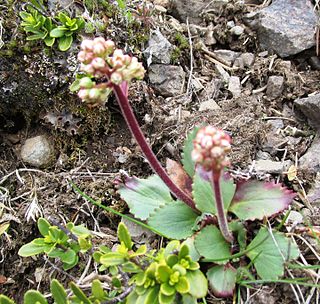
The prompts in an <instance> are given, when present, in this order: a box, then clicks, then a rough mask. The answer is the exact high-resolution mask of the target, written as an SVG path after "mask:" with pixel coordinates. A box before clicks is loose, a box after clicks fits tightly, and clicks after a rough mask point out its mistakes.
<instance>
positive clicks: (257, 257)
mask: <svg viewBox="0 0 320 304" xmlns="http://www.w3.org/2000/svg"><path fill="white" fill-rule="evenodd" d="M246 250H249V251H248V253H247V254H246V255H247V256H248V257H249V258H250V259H251V261H253V264H254V267H255V268H256V270H257V273H258V275H259V276H260V277H261V278H262V279H264V280H276V279H277V278H278V277H279V276H282V275H283V272H284V266H283V265H284V263H285V262H287V261H290V260H292V259H296V258H298V257H299V249H298V247H297V245H296V244H295V243H293V242H292V241H291V239H289V238H287V237H286V236H285V235H284V234H283V233H280V232H277V231H271V232H270V231H269V230H268V229H267V228H264V227H263V228H261V229H260V230H259V232H258V234H257V235H256V237H255V238H254V239H253V240H252V242H251V243H250V244H249V245H248V247H247V249H246Z"/></svg>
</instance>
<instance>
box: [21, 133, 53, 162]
mask: <svg viewBox="0 0 320 304" xmlns="http://www.w3.org/2000/svg"><path fill="white" fill-rule="evenodd" d="M20 155H21V159H22V160H23V161H24V162H25V163H27V164H29V165H32V166H34V167H46V166H48V165H50V164H51V163H52V161H53V160H54V150H53V147H52V145H51V143H50V142H49V140H48V139H47V137H46V136H44V135H40V136H36V137H32V138H28V139H27V140H26V141H25V143H24V145H23V146H22V147H21V152H20Z"/></svg>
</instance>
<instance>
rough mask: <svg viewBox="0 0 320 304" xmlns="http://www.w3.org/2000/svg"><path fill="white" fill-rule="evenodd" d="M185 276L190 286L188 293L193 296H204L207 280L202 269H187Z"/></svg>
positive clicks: (206, 290) (206, 289)
mask: <svg viewBox="0 0 320 304" xmlns="http://www.w3.org/2000/svg"><path fill="white" fill-rule="evenodd" d="M186 278H187V280H188V282H189V286H190V289H189V291H188V292H189V294H191V295H192V296H193V297H195V298H204V297H205V296H206V294H207V292H208V281H207V278H206V277H205V276H204V274H203V273H202V271H201V270H195V271H187V274H186Z"/></svg>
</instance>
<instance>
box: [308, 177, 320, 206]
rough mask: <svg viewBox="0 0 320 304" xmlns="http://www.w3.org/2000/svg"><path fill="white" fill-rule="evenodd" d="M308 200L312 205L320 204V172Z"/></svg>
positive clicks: (309, 192)
mask: <svg viewBox="0 0 320 304" xmlns="http://www.w3.org/2000/svg"><path fill="white" fill-rule="evenodd" d="M307 198H308V200H309V202H310V203H311V204H319V203H320V172H317V175H316V178H315V179H314V183H313V185H312V188H311V189H310V190H309V191H308V194H307Z"/></svg>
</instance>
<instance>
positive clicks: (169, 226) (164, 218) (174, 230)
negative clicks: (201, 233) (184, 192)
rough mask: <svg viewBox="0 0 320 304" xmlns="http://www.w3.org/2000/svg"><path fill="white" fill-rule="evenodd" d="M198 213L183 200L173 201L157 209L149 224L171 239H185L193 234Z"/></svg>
mask: <svg viewBox="0 0 320 304" xmlns="http://www.w3.org/2000/svg"><path fill="white" fill-rule="evenodd" d="M197 218H198V215H197V214H196V213H195V212H194V211H193V210H192V209H191V208H190V207H188V206H187V205H186V204H184V203H182V202H181V201H172V202H169V203H167V204H166V205H164V206H161V207H160V208H158V209H156V210H155V212H154V213H153V214H152V215H151V216H150V217H149V219H148V224H149V225H150V226H151V227H153V228H155V229H157V230H158V231H159V232H161V233H162V234H164V235H165V236H166V237H168V238H169V239H177V240H181V239H185V238H187V237H189V236H191V235H192V234H193V227H194V225H195V222H196V220H197Z"/></svg>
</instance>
